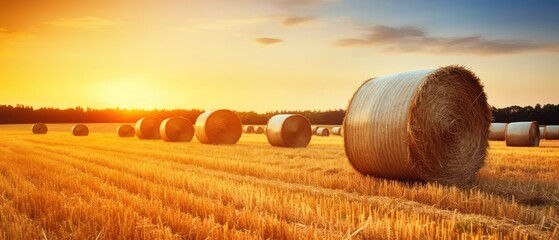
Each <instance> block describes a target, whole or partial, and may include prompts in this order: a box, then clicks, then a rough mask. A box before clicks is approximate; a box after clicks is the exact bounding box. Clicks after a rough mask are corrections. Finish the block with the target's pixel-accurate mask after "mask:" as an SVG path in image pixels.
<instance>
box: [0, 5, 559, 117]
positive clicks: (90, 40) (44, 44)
mask: <svg viewBox="0 0 559 240" xmlns="http://www.w3.org/2000/svg"><path fill="white" fill-rule="evenodd" d="M372 2H376V1H371V2H369V3H366V1H342V0H338V1H335V0H330V1H328V0H305V1H293V0H278V1H272V0H263V1H257V0H236V1H225V0H209V1H188V0H187V1H151V0H148V1H131V0H124V1H108V0H100V1H91V2H87V3H85V2H82V1H70V0H63V1H59V0H55V1H2V2H1V3H0V104H11V105H15V104H24V105H31V106H34V107H36V108H37V107H59V108H68V107H75V106H82V107H92V108H115V107H120V108H143V109H153V108H157V109H164V108H165V109H175V108H182V109H191V108H199V109H217V108H229V109H233V110H239V111H257V112H265V111H272V110H307V109H308V110H313V109H314V110H318V109H321V110H328V109H339V108H345V107H346V105H347V103H348V100H349V98H350V97H351V95H352V94H353V92H354V91H355V90H356V89H357V87H359V85H360V84H361V83H362V82H363V81H364V80H366V79H368V78H371V77H374V76H382V75H385V74H391V73H396V72H402V71H409V70H415V69H424V68H433V67H440V66H446V65H450V64H460V65H464V66H466V67H469V68H470V69H471V70H473V71H474V72H476V73H477V75H478V76H479V77H480V78H481V79H482V81H483V82H484V84H485V86H486V92H487V94H488V96H489V103H490V104H491V105H493V106H497V107H504V106H510V105H521V106H525V105H534V104H536V103H542V104H544V103H553V104H557V103H559V94H557V92H558V89H559V81H558V79H557V76H559V47H558V46H559V45H557V43H558V42H559V41H558V40H557V39H559V37H558V36H556V35H552V34H551V33H547V32H549V31H547V30H546V29H544V27H542V30H541V31H540V32H542V34H541V35H537V34H533V33H530V31H536V30H537V29H534V28H530V27H522V26H519V27H518V28H519V29H516V30H518V31H514V29H513V30H510V31H509V30H507V31H505V30H502V31H499V29H503V28H500V27H499V26H500V25H498V24H501V23H498V22H495V24H491V21H488V23H487V24H485V23H483V24H477V23H475V22H474V19H473V17H472V19H468V18H465V19H460V20H461V21H456V22H453V21H452V20H449V22H445V21H438V20H437V17H440V18H443V17H445V16H437V12H428V11H430V10H427V9H425V10H424V12H421V11H423V10H421V9H417V8H416V10H417V11H420V13H422V14H423V15H418V16H415V17H414V15H412V14H406V12H393V14H394V15H400V16H409V19H406V18H403V19H402V18H396V17H390V16H392V15H387V16H388V17H384V20H383V19H378V18H375V17H373V16H369V15H375V14H376V13H379V14H381V13H382V12H390V11H392V10H391V8H390V6H388V7H387V10H383V9H379V8H377V7H375V6H373V5H367V4H373V3H372ZM394 4H396V3H394ZM394 7H396V6H394ZM449 7H450V6H449ZM480 7H482V6H480ZM367 11H368V12H367ZM402 11H405V9H404V10H402ZM431 11H435V10H431ZM472 11H473V10H472ZM511 11H512V10H511ZM542 11H543V10H542ZM369 12H370V14H367V13H369ZM536 13H537V12H536ZM383 14H385V13H383ZM539 15H540V16H541V15H543V16H545V15H544V14H539ZM421 16H425V17H424V18H421ZM429 17H431V18H433V19H432V20H430V19H429ZM475 17H478V18H479V17H483V15H482V16H475ZM461 24H462V25H461ZM503 26H509V25H507V24H506V23H503ZM540 26H543V25H541V24H540ZM504 29H506V28H505V27H504ZM546 34H547V35H546Z"/></svg>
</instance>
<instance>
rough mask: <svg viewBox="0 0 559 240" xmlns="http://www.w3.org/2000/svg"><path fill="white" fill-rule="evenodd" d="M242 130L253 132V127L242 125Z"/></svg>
mask: <svg viewBox="0 0 559 240" xmlns="http://www.w3.org/2000/svg"><path fill="white" fill-rule="evenodd" d="M243 132H244V133H254V127H253V126H250V125H249V126H244V127H243Z"/></svg>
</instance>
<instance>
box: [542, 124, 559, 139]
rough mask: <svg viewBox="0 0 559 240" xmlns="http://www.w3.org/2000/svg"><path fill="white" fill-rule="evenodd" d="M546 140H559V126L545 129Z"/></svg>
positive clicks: (550, 126)
mask: <svg viewBox="0 0 559 240" xmlns="http://www.w3.org/2000/svg"><path fill="white" fill-rule="evenodd" d="M545 139H546V140H557V139H559V126H556V125H549V126H546V127H545Z"/></svg>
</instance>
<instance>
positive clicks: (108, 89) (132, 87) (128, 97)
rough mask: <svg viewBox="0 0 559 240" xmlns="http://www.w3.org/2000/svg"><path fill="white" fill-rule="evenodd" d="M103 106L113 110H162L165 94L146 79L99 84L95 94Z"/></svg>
mask: <svg viewBox="0 0 559 240" xmlns="http://www.w3.org/2000/svg"><path fill="white" fill-rule="evenodd" d="M94 94H95V95H96V98H97V99H98V102H99V104H100V105H102V106H106V107H111V108H116V107H118V108H128V109H132V108H138V109H153V108H162V107H163V106H162V104H163V101H164V100H165V99H164V94H163V93H162V92H161V91H159V89H157V88H156V87H154V86H151V85H149V84H148V83H147V81H146V80H144V79H118V80H113V81H106V82H102V83H99V84H98V86H97V88H96V91H95V93H94Z"/></svg>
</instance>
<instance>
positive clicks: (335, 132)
mask: <svg viewBox="0 0 559 240" xmlns="http://www.w3.org/2000/svg"><path fill="white" fill-rule="evenodd" d="M332 135H336V136H341V135H342V128H341V127H333V128H332Z"/></svg>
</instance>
